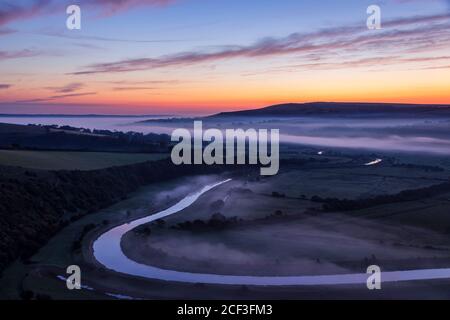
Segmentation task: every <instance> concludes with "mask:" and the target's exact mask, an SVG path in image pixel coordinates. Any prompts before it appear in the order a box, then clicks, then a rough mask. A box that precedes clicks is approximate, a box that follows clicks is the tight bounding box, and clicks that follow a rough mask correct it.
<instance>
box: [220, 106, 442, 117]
mask: <svg viewBox="0 0 450 320" xmlns="http://www.w3.org/2000/svg"><path fill="white" fill-rule="evenodd" d="M384 113H389V114H391V115H405V116H407V115H417V114H418V113H419V114H420V115H424V116H428V115H430V116H431V115H436V116H437V115H446V116H450V105H420V104H389V103H350V102H349V103H347V102H312V103H288V104H279V105H274V106H270V107H266V108H262V109H255V110H244V111H236V112H222V113H219V114H216V115H213V116H212V117H214V118H216V117H267V116H270V117H274V116H275V117H301V116H316V115H317V116H327V115H329V116H364V115H376V114H384Z"/></svg>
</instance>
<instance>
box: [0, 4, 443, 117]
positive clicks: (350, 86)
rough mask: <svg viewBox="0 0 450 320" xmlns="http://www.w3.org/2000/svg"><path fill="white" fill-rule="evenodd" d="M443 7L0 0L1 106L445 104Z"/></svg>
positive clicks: (75, 109) (153, 110)
mask: <svg viewBox="0 0 450 320" xmlns="http://www.w3.org/2000/svg"><path fill="white" fill-rule="evenodd" d="M70 4H77V5H79V6H80V7H81V13H82V28H81V30H68V29H67V28H66V18H67V14H66V12H65V10H66V7H67V6H68V5H70ZM371 4H377V5H379V6H380V7H381V10H382V30H368V29H367V27H366V19H367V16H368V15H367V14H366V9H367V7H368V6H369V5H371ZM449 18H450V1H444V0H384V1H374V0H369V1H366V0H345V1H343V0H334V1H331V0H326V1H317V0H315V1H314V0H305V1H302V0H245V1H242V0H226V1H225V0H143V1H138V0H121V1H113V0H91V1H88V0H84V1H80V0H79V1H55V0H28V1H3V0H0V75H1V77H0V113H108V114H209V113H214V112H217V111H224V110H236V109H242V108H256V107H262V106H266V105H270V104H274V103H283V102H309V101H363V102H366V101H368V102H374V101H377V102H405V103H446V104H450V90H449V89H450V28H449V27H450V19H449Z"/></svg>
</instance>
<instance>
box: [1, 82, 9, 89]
mask: <svg viewBox="0 0 450 320" xmlns="http://www.w3.org/2000/svg"><path fill="white" fill-rule="evenodd" d="M11 87H12V85H10V84H6V83H0V90H5V89H9V88H11Z"/></svg>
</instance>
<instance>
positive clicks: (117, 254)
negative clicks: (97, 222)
mask: <svg viewBox="0 0 450 320" xmlns="http://www.w3.org/2000/svg"><path fill="white" fill-rule="evenodd" d="M230 180H231V179H229V180H224V181H221V182H218V183H215V184H210V185H207V186H205V187H204V188H203V189H201V190H199V191H197V192H195V193H193V194H190V195H188V196H186V197H185V198H183V199H182V200H181V201H179V202H178V203H176V204H175V205H173V206H172V207H170V208H168V209H166V210H163V211H161V212H158V213H156V214H153V215H150V216H147V217H144V218H141V219H138V220H135V221H133V222H131V223H125V224H122V225H120V226H117V227H115V228H113V229H111V230H109V231H107V232H105V233H103V234H102V235H101V236H100V237H99V238H98V239H97V240H96V241H95V242H94V244H93V249H94V257H95V258H96V259H97V261H98V262H99V263H101V264H102V265H103V266H105V267H106V268H107V269H110V270H113V271H116V272H119V273H123V274H128V275H131V276H137V277H143V278H148V279H155V280H164V281H176V282H186V283H206V284H224V285H258V286H312V285H344V284H361V285H366V282H367V278H368V276H369V275H367V274H365V273H354V274H335V275H314V276H233V275H219V274H204V273H191V272H182V271H175V270H165V269H161V268H157V267H153V266H150V265H145V264H140V263H137V262H136V261H133V260H131V259H129V258H128V257H127V256H126V255H125V254H124V253H123V251H122V248H121V245H120V243H121V240H122V237H123V236H124V235H125V234H126V233H127V232H128V231H131V230H133V229H134V228H137V227H139V226H140V225H143V224H146V223H149V222H153V221H156V220H158V219H162V218H165V217H167V216H170V215H173V214H176V213H178V212H180V211H181V210H183V209H185V208H187V207H189V206H190V205H192V204H193V203H194V202H195V201H196V200H197V199H198V198H199V197H200V196H201V195H203V194H205V193H206V192H208V191H210V190H211V189H213V188H216V187H218V186H220V185H222V184H224V183H227V182H229V181H230ZM447 278H450V268H447V269H419V270H407V271H389V272H383V273H382V279H381V280H382V282H396V281H414V280H432V279H447Z"/></svg>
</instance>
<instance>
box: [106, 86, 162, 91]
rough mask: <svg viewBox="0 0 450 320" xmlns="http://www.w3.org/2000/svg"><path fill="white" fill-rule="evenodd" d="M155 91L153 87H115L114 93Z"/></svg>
mask: <svg viewBox="0 0 450 320" xmlns="http://www.w3.org/2000/svg"><path fill="white" fill-rule="evenodd" d="M155 89H156V88H153V87H114V88H113V91H147V90H155Z"/></svg>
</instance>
